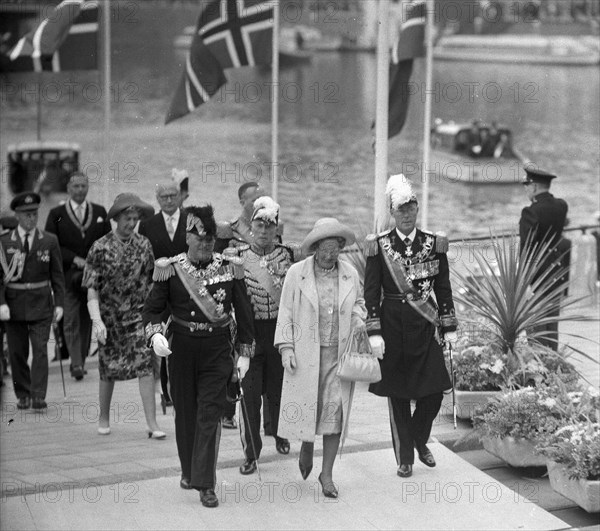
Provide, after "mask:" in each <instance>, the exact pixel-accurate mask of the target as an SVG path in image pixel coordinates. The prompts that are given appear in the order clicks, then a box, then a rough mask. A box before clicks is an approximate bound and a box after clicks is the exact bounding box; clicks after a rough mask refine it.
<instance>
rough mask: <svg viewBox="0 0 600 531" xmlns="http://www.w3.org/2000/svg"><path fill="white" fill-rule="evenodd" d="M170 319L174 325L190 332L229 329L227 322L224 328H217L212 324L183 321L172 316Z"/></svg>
mask: <svg viewBox="0 0 600 531" xmlns="http://www.w3.org/2000/svg"><path fill="white" fill-rule="evenodd" d="M171 317H172V320H173V322H174V323H175V324H178V325H180V326H185V327H186V328H189V330H190V332H199V331H200V330H204V331H207V332H212V331H213V330H215V329H222V328H227V327H229V321H228V322H227V323H226V324H225V325H224V326H217V325H215V324H214V323H198V322H196V321H184V320H183V319H180V318H179V317H175V316H174V315H172V316H171Z"/></svg>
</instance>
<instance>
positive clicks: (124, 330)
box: [83, 194, 166, 439]
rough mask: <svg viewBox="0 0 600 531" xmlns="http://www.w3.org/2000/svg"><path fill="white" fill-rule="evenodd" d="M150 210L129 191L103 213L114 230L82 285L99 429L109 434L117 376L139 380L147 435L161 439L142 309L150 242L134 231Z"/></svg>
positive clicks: (90, 261)
mask: <svg viewBox="0 0 600 531" xmlns="http://www.w3.org/2000/svg"><path fill="white" fill-rule="evenodd" d="M153 213H154V209H153V208H152V207H151V206H150V205H148V204H147V203H144V202H143V201H142V200H141V199H139V197H137V196H136V195H134V194H120V195H119V196H117V197H116V199H115V203H114V204H113V206H112V207H111V209H110V210H109V212H108V219H114V220H115V221H116V223H117V226H116V228H115V230H113V231H112V232H109V233H108V234H107V235H105V236H104V237H102V238H100V239H99V240H97V241H96V242H95V243H94V245H93V246H92V248H91V249H90V251H89V253H88V255H87V258H86V265H85V269H84V279H83V284H84V285H85V286H86V287H87V288H88V309H89V312H90V317H91V318H92V322H93V329H94V331H95V333H96V336H97V338H98V343H99V351H98V352H99V356H98V363H99V365H98V366H99V370H100V392H99V393H100V418H99V426H98V433H99V434H100V435H108V434H109V433H110V402H111V399H112V394H113V390H114V386H115V382H116V381H117V380H132V379H133V378H138V379H139V388H140V395H141V397H142V404H143V406H144V414H145V416H146V422H147V424H148V437H151V438H154V439H164V438H165V437H166V434H165V433H164V432H163V431H161V430H160V429H159V427H158V424H157V422H156V402H155V394H154V375H153V364H152V350H150V349H149V348H148V347H147V345H146V339H145V334H144V327H143V324H142V308H143V306H144V302H145V300H146V298H147V297H148V295H149V294H150V290H151V288H152V270H153V268H154V255H153V254H152V246H151V244H150V241H149V240H148V239H147V238H146V237H145V236H141V235H139V234H137V233H135V232H134V229H135V226H136V224H137V222H138V220H139V219H140V217H149V216H151V215H152V214H153Z"/></svg>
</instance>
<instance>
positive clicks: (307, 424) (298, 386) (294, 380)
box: [274, 257, 367, 442]
mask: <svg viewBox="0 0 600 531" xmlns="http://www.w3.org/2000/svg"><path fill="white" fill-rule="evenodd" d="M338 275H339V276H338V279H339V280H338V286H339V296H338V304H339V306H338V311H339V342H338V345H339V346H338V360H339V357H340V356H341V354H342V353H343V351H344V348H345V347H346V344H347V342H348V341H349V340H350V330H351V320H352V317H353V316H357V317H359V318H360V319H361V320H364V319H365V318H366V316H367V311H366V308H365V301H364V298H363V294H362V288H361V285H360V280H359V277H358V273H357V272H356V269H354V267H353V266H352V265H351V264H349V263H348V262H346V261H344V260H340V261H338ZM318 322H319V299H318V295H317V285H316V280H315V274H314V257H310V258H307V259H305V260H303V261H302V262H299V263H297V264H294V265H293V266H292V267H291V268H290V270H289V271H288V273H287V275H286V277H285V281H284V284H283V290H282V293H281V300H280V302H279V317H278V318H277V328H276V331H275V342H274V343H275V346H276V347H278V348H280V349H281V347H286V346H289V347H292V348H293V349H294V352H295V355H296V364H297V366H296V371H295V373H294V374H290V373H289V372H288V371H285V372H284V375H283V388H282V391H281V407H280V410H279V428H278V432H277V435H278V436H279V437H284V438H286V439H296V440H301V441H306V442H313V441H314V440H315V434H316V433H315V432H316V421H317V419H316V413H317V402H318V389H319V365H320V345H319V326H318ZM341 384H342V407H343V414H342V419H343V427H342V440H343V439H344V438H345V436H346V433H347V429H348V418H349V415H350V407H351V404H352V395H353V393H354V384H353V383H350V382H344V381H342V382H341Z"/></svg>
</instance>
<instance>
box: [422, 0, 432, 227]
mask: <svg viewBox="0 0 600 531" xmlns="http://www.w3.org/2000/svg"><path fill="white" fill-rule="evenodd" d="M425 8H426V10H427V23H426V24H425V47H426V54H425V112H424V120H423V122H424V123H423V166H422V169H421V172H422V173H421V178H422V182H423V198H422V201H421V227H423V228H424V229H427V225H428V223H429V164H430V145H431V144H430V139H431V125H430V124H431V86H432V79H433V22H434V21H433V16H434V8H435V7H434V0H427V1H426V3H425Z"/></svg>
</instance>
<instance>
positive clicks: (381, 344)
mask: <svg viewBox="0 0 600 531" xmlns="http://www.w3.org/2000/svg"><path fill="white" fill-rule="evenodd" d="M369 343H370V344H371V350H372V351H373V356H375V357H376V358H377V359H380V360H382V359H383V353H384V352H385V341H384V340H383V338H382V337H381V336H369Z"/></svg>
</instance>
